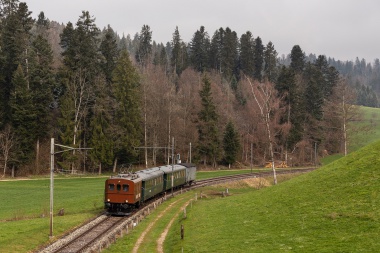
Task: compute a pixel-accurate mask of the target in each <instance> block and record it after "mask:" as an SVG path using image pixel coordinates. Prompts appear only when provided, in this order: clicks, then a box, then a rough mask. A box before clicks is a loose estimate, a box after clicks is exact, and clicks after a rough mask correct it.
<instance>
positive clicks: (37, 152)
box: [35, 139, 40, 174]
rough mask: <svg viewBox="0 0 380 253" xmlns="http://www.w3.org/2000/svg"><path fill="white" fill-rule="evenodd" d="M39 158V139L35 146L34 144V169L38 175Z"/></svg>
mask: <svg viewBox="0 0 380 253" xmlns="http://www.w3.org/2000/svg"><path fill="white" fill-rule="evenodd" d="M39 157H40V139H37V144H36V165H35V166H36V168H35V172H36V174H39V172H40V161H39Z"/></svg>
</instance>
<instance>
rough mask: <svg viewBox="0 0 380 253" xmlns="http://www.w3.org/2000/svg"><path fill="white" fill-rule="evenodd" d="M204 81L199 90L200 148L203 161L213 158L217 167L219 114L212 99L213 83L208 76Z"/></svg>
mask: <svg viewBox="0 0 380 253" xmlns="http://www.w3.org/2000/svg"><path fill="white" fill-rule="evenodd" d="M202 83H203V84H202V90H200V91H199V95H200V97H201V100H202V109H201V111H200V112H199V113H198V118H199V124H198V150H199V155H200V157H201V158H202V159H203V162H204V163H205V164H206V163H207V162H208V161H209V160H211V162H212V165H213V166H214V167H215V166H216V162H217V161H218V159H219V155H220V148H219V146H220V145H219V144H220V141H219V130H218V114H217V112H216V107H215V105H214V102H213V100H212V93H211V83H210V80H209V79H208V77H207V76H204V77H203V81H202Z"/></svg>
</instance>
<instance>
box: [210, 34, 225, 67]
mask: <svg viewBox="0 0 380 253" xmlns="http://www.w3.org/2000/svg"><path fill="white" fill-rule="evenodd" d="M224 34H225V31H224V29H223V28H219V30H216V31H215V33H214V35H213V36H212V39H211V45H210V54H209V66H210V67H211V68H212V69H215V70H217V71H219V72H220V73H222V50H223V43H224Z"/></svg>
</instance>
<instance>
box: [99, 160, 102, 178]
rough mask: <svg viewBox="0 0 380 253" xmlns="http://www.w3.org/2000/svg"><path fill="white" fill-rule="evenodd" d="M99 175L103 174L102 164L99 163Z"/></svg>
mask: <svg viewBox="0 0 380 253" xmlns="http://www.w3.org/2000/svg"><path fill="white" fill-rule="evenodd" d="M98 174H99V175H101V174H102V163H99V172H98Z"/></svg>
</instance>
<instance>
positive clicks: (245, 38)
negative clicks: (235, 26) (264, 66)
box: [240, 31, 255, 77]
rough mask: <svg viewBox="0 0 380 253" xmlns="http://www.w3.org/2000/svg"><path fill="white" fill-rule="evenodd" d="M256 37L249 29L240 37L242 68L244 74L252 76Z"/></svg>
mask: <svg viewBox="0 0 380 253" xmlns="http://www.w3.org/2000/svg"><path fill="white" fill-rule="evenodd" d="M254 44H255V42H254V39H253V37H252V33H251V32H250V31H247V32H246V33H245V34H243V35H241V37H240V69H241V70H242V71H243V73H244V74H246V75H247V76H249V77H251V76H252V75H253V68H254V66H253V55H254V51H253V49H254Z"/></svg>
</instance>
